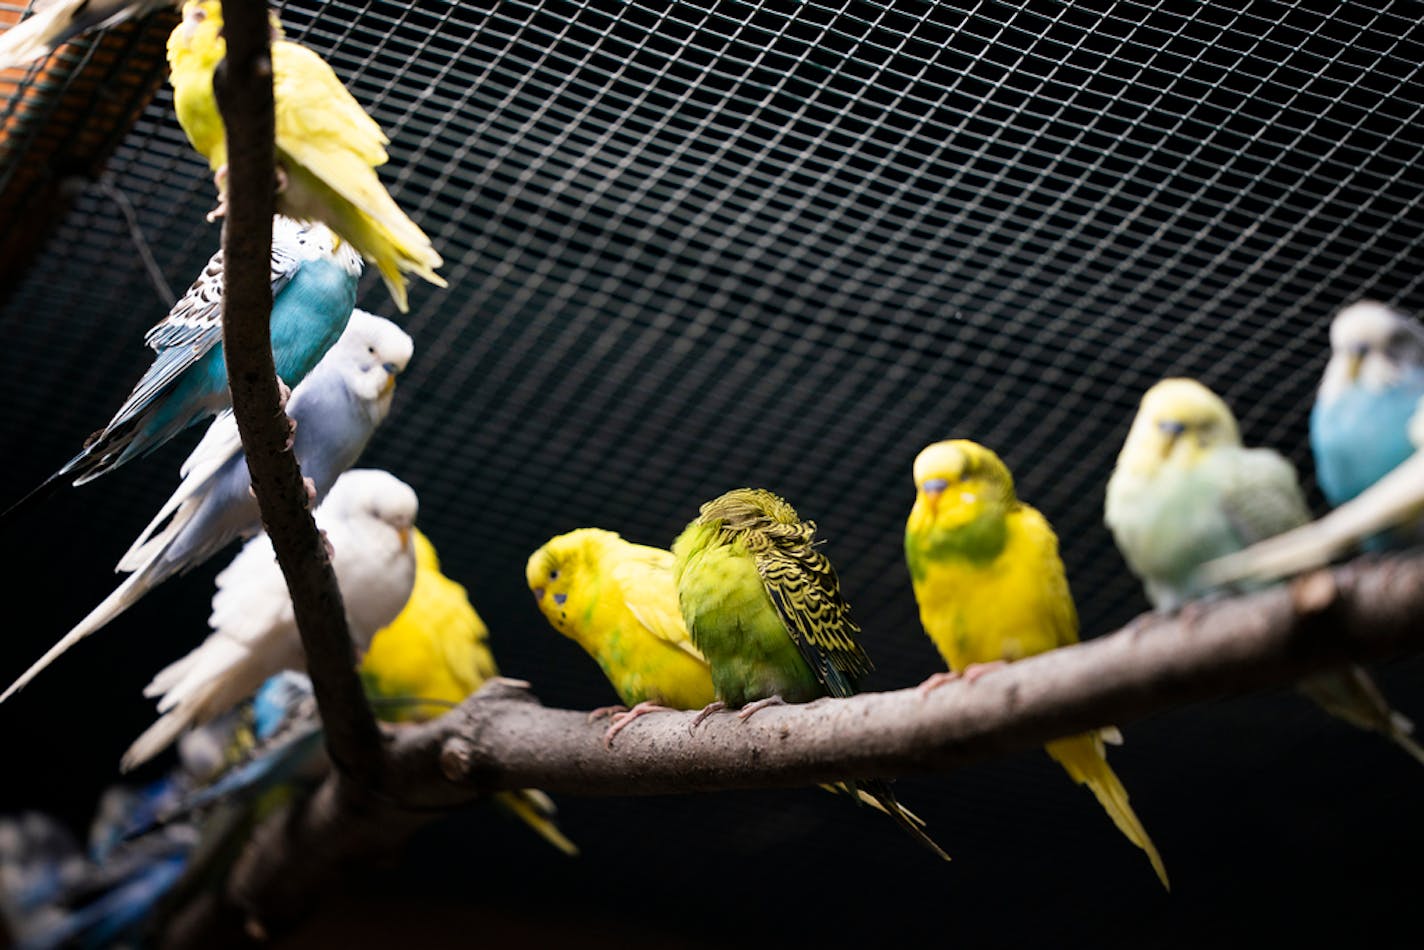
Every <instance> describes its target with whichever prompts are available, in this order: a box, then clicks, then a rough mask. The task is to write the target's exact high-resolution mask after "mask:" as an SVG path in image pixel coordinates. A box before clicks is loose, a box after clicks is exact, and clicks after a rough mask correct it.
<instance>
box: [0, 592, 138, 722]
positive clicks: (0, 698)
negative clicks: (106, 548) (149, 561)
mask: <svg viewBox="0 0 1424 950" xmlns="http://www.w3.org/2000/svg"><path fill="white" fill-rule="evenodd" d="M150 576H151V575H150V574H149V572H148V571H136V572H135V573H133V574H130V575H129V576H128V577H127V578H125V579H124V582H123V583H122V584H120V585H119V586H118V587H116V588H114V591H113V593H111V594H110V595H109V596H108V597H105V598H104V599H103V601H102V602H101V603H100V604H99V606H97V607H95V608H94V609H93V610H91V611H89V615H88V616H87V617H85V618H84V619H83V620H81V621H79V623H78V624H77V625H76V626H75V627H74V629H73V630H70V631H69V632H68V633H66V634H65V635H64V637H63V638H62V639H61V640H60V641H59V642H58V643H56V644H55V645H54V646H52V647H50V648H49V650H48V652H46V653H45V655H44V656H42V657H40V658H39V659H38V660H36V661H35V662H34V664H33V665H31V666H30V668H29V669H28V670H25V672H24V673H22V674H20V678H19V679H17V680H15V682H13V683H11V684H10V686H9V688H7V689H6V690H5V692H4V693H0V703H3V702H4V701H5V700H7V699H9V698H10V697H11V696H13V695H15V694H16V693H18V692H19V691H20V690H22V689H24V688H25V686H26V685H27V684H28V683H29V682H30V680H32V679H34V678H35V677H36V676H38V675H39V674H40V673H41V672H42V671H43V670H44V668H45V667H47V666H49V665H50V664H51V663H53V662H54V661H55V660H57V659H58V658H59V656H60V654H62V653H64V652H65V651H66V650H68V649H69V648H70V647H72V646H74V644H76V643H78V642H79V641H80V640H83V639H84V638H85V637H87V636H89V635H90V634H91V633H94V632H95V631H97V630H99V629H100V628H101V627H103V626H104V625H105V624H107V623H108V622H109V621H111V620H113V619H114V618H115V617H117V616H118V615H119V614H121V613H123V612H124V611H125V610H128V609H129V608H130V607H132V606H133V605H134V604H135V603H137V602H138V600H139V599H140V598H141V597H143V595H144V594H146V593H148V592H149V590H150V589H152V587H153V582H152V581H151V580H150Z"/></svg>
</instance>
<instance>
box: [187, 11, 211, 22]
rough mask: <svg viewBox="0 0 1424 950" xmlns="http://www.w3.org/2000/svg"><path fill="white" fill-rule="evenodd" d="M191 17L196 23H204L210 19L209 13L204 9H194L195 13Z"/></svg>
mask: <svg viewBox="0 0 1424 950" xmlns="http://www.w3.org/2000/svg"><path fill="white" fill-rule="evenodd" d="M190 15H191V16H192V17H193V20H194V22H197V23H202V22H203V21H204V20H206V19H207V18H208V11H207V10H204V9H203V8H202V7H194V8H193V12H192V13H191V14H190Z"/></svg>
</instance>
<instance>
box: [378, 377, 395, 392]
mask: <svg viewBox="0 0 1424 950" xmlns="http://www.w3.org/2000/svg"><path fill="white" fill-rule="evenodd" d="M395 391H396V375H395V373H387V374H386V381H385V382H384V383H382V384H381V396H382V397H385V396H389V395H390V394H391V393H393V392H395Z"/></svg>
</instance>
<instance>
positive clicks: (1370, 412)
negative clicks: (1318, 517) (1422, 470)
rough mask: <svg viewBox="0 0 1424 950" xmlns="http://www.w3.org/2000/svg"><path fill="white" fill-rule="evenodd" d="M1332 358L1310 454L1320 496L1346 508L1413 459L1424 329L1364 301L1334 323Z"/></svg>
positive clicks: (1423, 390)
mask: <svg viewBox="0 0 1424 950" xmlns="http://www.w3.org/2000/svg"><path fill="white" fill-rule="evenodd" d="M1330 350H1331V353H1330V361H1329V363H1327V364H1326V366H1325V375H1324V377H1323V378H1322V379H1321V381H1320V390H1319V392H1318V393H1316V397H1315V406H1314V408H1313V409H1312V410H1311V413H1310V447H1311V450H1312V451H1313V452H1314V453H1315V474H1316V478H1317V480H1318V481H1319V482H1320V490H1321V491H1322V492H1324V493H1325V497H1326V499H1327V500H1328V501H1329V502H1330V504H1332V505H1342V504H1344V503H1345V502H1347V501H1349V500H1350V499H1352V498H1354V497H1355V496H1356V495H1358V494H1360V492H1362V491H1364V490H1365V489H1366V488H1368V487H1369V486H1371V485H1373V484H1374V483H1375V482H1377V481H1379V480H1380V479H1381V478H1383V477H1384V475H1385V474H1386V473H1387V472H1389V471H1390V470H1391V469H1393V468H1394V467H1395V466H1397V465H1399V464H1400V463H1401V462H1403V461H1404V460H1405V459H1407V458H1409V457H1410V456H1411V455H1413V454H1414V451H1415V446H1414V444H1413V443H1412V442H1411V441H1410V438H1409V425H1410V421H1411V420H1412V419H1413V418H1414V416H1415V414H1416V412H1417V411H1418V408H1419V403H1420V400H1421V399H1424V325H1421V324H1420V323H1419V322H1418V321H1415V320H1411V319H1410V318H1409V317H1407V316H1405V315H1404V314H1402V313H1400V312H1399V311H1397V310H1393V309H1391V308H1390V307H1387V306H1385V305H1384V304H1380V303H1375V302H1374V301H1369V300H1366V301H1361V302H1359V303H1356V304H1352V305H1350V306H1348V307H1346V308H1345V309H1343V310H1341V311H1340V312H1339V313H1338V314H1337V315H1336V316H1335V319H1334V321H1333V322H1332V323H1331V324H1330ZM1377 546H1385V545H1384V544H1383V543H1381V544H1380V545H1377Z"/></svg>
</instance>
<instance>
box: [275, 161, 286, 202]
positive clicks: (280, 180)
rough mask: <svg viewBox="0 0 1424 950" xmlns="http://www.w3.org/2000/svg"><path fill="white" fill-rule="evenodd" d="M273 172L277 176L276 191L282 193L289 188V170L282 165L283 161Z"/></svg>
mask: <svg viewBox="0 0 1424 950" xmlns="http://www.w3.org/2000/svg"><path fill="white" fill-rule="evenodd" d="M273 172H274V173H275V174H276V176H277V191H276V193H277V194H279V195H280V194H282V193H283V192H285V191H286V190H287V170H286V169H285V168H283V167H282V163H281V162H278V163H277V165H276V167H275V168H274V169H273Z"/></svg>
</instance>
